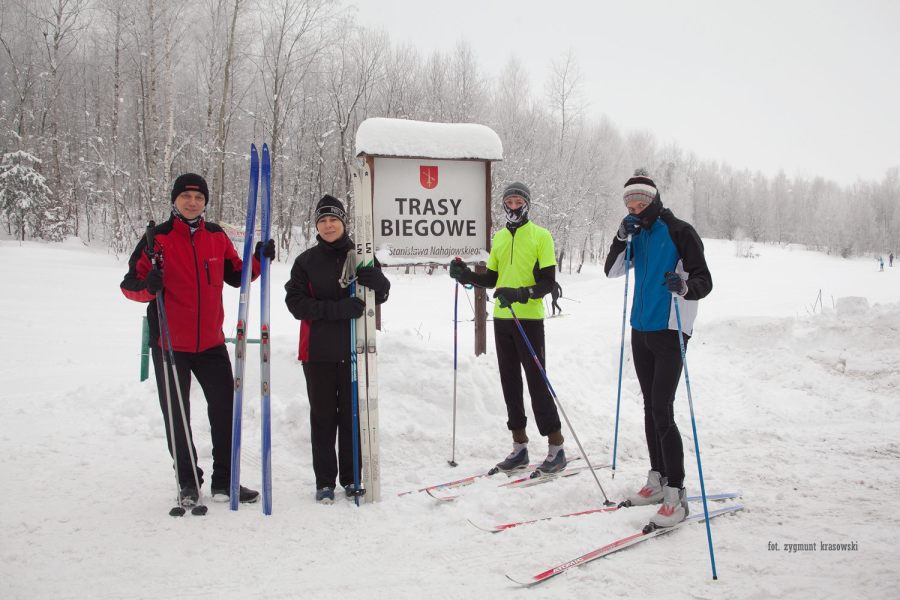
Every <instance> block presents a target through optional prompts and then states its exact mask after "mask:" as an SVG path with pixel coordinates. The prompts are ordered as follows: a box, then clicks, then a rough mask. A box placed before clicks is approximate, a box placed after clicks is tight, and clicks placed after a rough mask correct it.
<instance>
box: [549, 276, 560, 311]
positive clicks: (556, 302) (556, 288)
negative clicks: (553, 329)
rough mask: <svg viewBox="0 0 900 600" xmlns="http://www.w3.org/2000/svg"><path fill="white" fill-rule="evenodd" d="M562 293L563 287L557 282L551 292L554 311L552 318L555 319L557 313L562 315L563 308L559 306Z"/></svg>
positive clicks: (551, 307)
mask: <svg viewBox="0 0 900 600" xmlns="http://www.w3.org/2000/svg"><path fill="white" fill-rule="evenodd" d="M562 293H563V291H562V286H561V285H559V282H558V281H557V282H556V283H555V284H554V285H553V289H552V290H551V291H550V298H551V300H550V309H551V310H552V311H553V314H552V315H551V316H554V317H555V316H556V312H557V311H559V314H562V308H560V306H559V298H560V296H562Z"/></svg>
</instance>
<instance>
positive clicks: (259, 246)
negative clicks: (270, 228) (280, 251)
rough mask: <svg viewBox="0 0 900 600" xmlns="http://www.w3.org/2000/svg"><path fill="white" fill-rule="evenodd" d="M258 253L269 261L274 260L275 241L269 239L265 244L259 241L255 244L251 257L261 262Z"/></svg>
mask: <svg viewBox="0 0 900 600" xmlns="http://www.w3.org/2000/svg"><path fill="white" fill-rule="evenodd" d="M260 252H262V255H263V256H265V257H266V258H268V259H269V260H275V240H272V239H270V240H269V241H268V242H266V243H265V244H263V243H262V242H261V241H259V242H256V249H255V250H254V251H253V256H254V258H256V260H262V258H261V257H260Z"/></svg>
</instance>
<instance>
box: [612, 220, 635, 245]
mask: <svg viewBox="0 0 900 600" xmlns="http://www.w3.org/2000/svg"><path fill="white" fill-rule="evenodd" d="M640 232H641V220H640V218H638V216H637V215H627V216H626V217H625V218H624V219H622V223H621V224H620V225H619V231H617V232H616V239H618V240H619V241H620V242H624V241H625V240H627V239H628V236H629V235H637V234H638V233H640Z"/></svg>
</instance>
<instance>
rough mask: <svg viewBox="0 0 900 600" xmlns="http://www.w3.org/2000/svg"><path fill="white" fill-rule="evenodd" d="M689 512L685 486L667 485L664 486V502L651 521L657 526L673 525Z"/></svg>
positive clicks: (683, 518) (682, 519)
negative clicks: (679, 487)
mask: <svg viewBox="0 0 900 600" xmlns="http://www.w3.org/2000/svg"><path fill="white" fill-rule="evenodd" d="M689 514H690V510H689V509H688V503H687V495H686V494H685V491H684V488H681V489H678V488H674V487H669V486H665V487H663V504H662V506H660V507H659V510H658V511H657V512H656V514H655V515H653V518H652V519H650V523H651V524H653V525H656V526H657V527H671V526H672V525H677V524H678V523H681V522H682V521H684V520H685V519H686V518H687V516H688V515H689Z"/></svg>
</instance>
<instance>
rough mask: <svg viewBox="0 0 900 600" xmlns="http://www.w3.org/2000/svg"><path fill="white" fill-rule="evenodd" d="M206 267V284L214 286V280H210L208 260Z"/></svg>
mask: <svg viewBox="0 0 900 600" xmlns="http://www.w3.org/2000/svg"><path fill="white" fill-rule="evenodd" d="M204 266H205V267H206V283H207V285H212V279H210V277H209V261H208V260H207V261H206V262H205V263H204Z"/></svg>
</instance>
